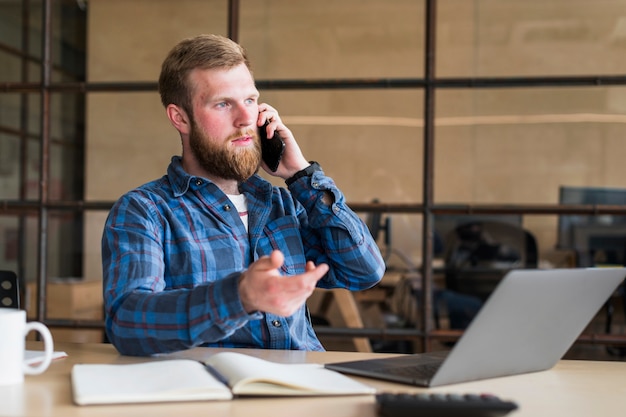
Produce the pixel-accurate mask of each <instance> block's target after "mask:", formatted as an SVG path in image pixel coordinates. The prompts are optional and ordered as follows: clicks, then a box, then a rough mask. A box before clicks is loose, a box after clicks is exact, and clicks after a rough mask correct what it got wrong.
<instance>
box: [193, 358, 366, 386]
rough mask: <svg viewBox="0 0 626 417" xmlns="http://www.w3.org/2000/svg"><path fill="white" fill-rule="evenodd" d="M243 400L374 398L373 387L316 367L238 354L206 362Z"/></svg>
mask: <svg viewBox="0 0 626 417" xmlns="http://www.w3.org/2000/svg"><path fill="white" fill-rule="evenodd" d="M203 362H204V363H206V364H207V365H209V366H210V367H212V368H213V369H214V370H215V371H217V372H218V373H219V374H221V376H222V377H223V378H224V379H225V380H226V381H227V383H228V385H229V386H230V388H231V390H232V392H233V394H235V395H240V396H293V395H295V396H307V395H313V396H327V395H359V394H361V395H362V394H374V393H375V392H376V390H375V389H374V388H373V387H370V386H368V385H365V384H362V383H360V382H358V381H356V380H353V379H351V378H350V377H348V376H345V375H343V374H340V373H339V372H336V371H331V370H330V369H326V368H324V365H321V364H314V363H276V362H270V361H267V360H264V359H261V358H257V357H254V356H251V355H246V354H242V353H238V352H219V353H216V354H214V355H212V356H210V357H209V358H208V359H205V360H204V361H203Z"/></svg>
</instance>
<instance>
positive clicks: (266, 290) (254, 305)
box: [239, 250, 328, 317]
mask: <svg viewBox="0 0 626 417" xmlns="http://www.w3.org/2000/svg"><path fill="white" fill-rule="evenodd" d="M284 260H285V257H284V255H283V253H282V252H280V251H278V250H275V251H273V252H272V253H271V254H270V256H264V257H262V258H259V259H258V260H257V261H255V262H253V263H252V264H250V267H249V268H248V269H247V270H246V271H245V272H244V273H243V274H241V278H240V280H239V296H240V297H241V302H242V304H243V306H244V308H245V310H246V311H247V312H249V313H251V312H253V311H263V312H266V313H272V314H276V315H278V316H283V317H286V316H290V315H292V314H293V313H294V312H295V311H296V310H298V308H300V306H302V304H304V303H305V301H306V300H307V298H309V296H310V295H311V294H312V293H313V290H314V289H315V284H316V283H317V281H319V280H320V279H321V278H322V277H323V276H324V274H326V272H328V265H326V264H320V265H317V266H315V264H313V262H311V261H309V262H307V264H306V271H305V272H304V273H303V274H299V275H291V276H281V275H280V272H279V271H278V268H280V267H281V266H282V264H283V262H284Z"/></svg>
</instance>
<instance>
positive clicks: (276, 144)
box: [259, 121, 285, 172]
mask: <svg viewBox="0 0 626 417" xmlns="http://www.w3.org/2000/svg"><path fill="white" fill-rule="evenodd" d="M268 124H269V122H267V121H266V122H265V124H264V125H263V126H262V127H261V128H260V129H259V137H260V138H261V155H262V157H263V161H264V162H265V163H266V164H267V167H268V168H269V169H270V170H272V172H276V170H277V169H278V164H280V159H281V158H282V156H283V152H284V151H285V142H283V140H282V139H281V138H280V136H278V132H274V136H272V138H271V139H268V138H267V125H268Z"/></svg>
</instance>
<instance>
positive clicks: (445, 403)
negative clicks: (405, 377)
mask: <svg viewBox="0 0 626 417" xmlns="http://www.w3.org/2000/svg"><path fill="white" fill-rule="evenodd" d="M376 406H377V410H378V414H379V415H380V416H382V417H422V416H423V417H457V416H458V417H460V416H462V417H499V416H503V415H505V414H508V413H509V412H511V411H513V410H516V409H517V408H518V407H517V404H516V403H514V402H512V401H505V400H502V399H500V398H499V397H498V396H496V395H493V394H469V393H468V394H457V393H426V392H423V393H419V394H409V393H390V392H382V393H379V394H376Z"/></svg>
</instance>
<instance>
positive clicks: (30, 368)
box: [22, 321, 54, 375]
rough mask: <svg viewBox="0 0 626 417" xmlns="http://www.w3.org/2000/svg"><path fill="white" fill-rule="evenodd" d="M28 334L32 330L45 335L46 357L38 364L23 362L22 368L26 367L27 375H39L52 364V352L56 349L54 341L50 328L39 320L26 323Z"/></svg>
mask: <svg viewBox="0 0 626 417" xmlns="http://www.w3.org/2000/svg"><path fill="white" fill-rule="evenodd" d="M25 329H26V333H25V334H24V336H26V335H27V334H28V333H30V332H31V331H36V332H39V334H40V335H41V336H42V337H43V342H44V358H43V361H41V363H39V364H38V365H26V363H24V364H22V368H23V369H24V373H25V374H27V375H39V374H41V373H42V372H43V371H45V370H46V369H48V366H50V362H52V353H53V351H54V343H53V342H52V334H50V330H49V329H48V328H47V327H46V326H45V325H44V324H43V323H40V322H38V321H31V322H28V323H26V327H25Z"/></svg>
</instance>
